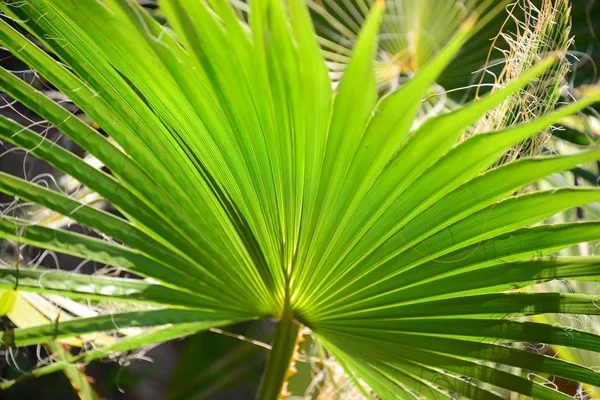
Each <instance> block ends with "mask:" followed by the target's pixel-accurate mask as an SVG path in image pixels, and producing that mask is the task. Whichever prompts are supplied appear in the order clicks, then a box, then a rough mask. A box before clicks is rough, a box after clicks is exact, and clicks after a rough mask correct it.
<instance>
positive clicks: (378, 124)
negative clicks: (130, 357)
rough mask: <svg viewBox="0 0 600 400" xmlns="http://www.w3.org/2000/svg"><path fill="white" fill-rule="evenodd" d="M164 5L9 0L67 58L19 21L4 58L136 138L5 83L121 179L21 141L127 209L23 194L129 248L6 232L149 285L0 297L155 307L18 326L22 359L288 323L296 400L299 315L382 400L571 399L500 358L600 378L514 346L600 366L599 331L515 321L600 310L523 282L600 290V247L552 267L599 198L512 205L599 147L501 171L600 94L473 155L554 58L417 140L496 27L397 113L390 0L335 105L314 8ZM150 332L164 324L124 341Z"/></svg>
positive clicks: (79, 283) (81, 284)
mask: <svg viewBox="0 0 600 400" xmlns="http://www.w3.org/2000/svg"><path fill="white" fill-rule="evenodd" d="M161 6H162V8H161V10H162V12H164V14H165V16H166V18H167V21H168V24H169V27H170V28H167V27H165V26H162V25H160V24H159V23H158V22H157V21H156V20H154V19H153V18H152V17H151V16H150V15H149V14H148V13H146V12H145V11H144V10H143V9H142V8H141V7H139V6H138V5H136V4H134V3H132V2H129V1H127V0H104V1H85V2H80V1H77V2H75V1H74V0H73V1H72V0H60V1H56V0H25V1H22V0H18V1H17V0H8V1H4V2H3V3H2V4H1V6H0V7H1V9H2V11H4V12H5V13H6V16H7V17H9V18H10V19H11V20H12V22H11V23H18V24H19V25H21V26H23V27H24V28H26V29H27V30H28V31H29V32H30V33H31V34H32V35H34V36H35V37H37V38H38V39H39V40H40V41H41V43H43V45H44V46H45V47H47V48H48V49H49V50H50V51H51V52H52V53H53V54H54V55H55V56H56V59H55V58H53V57H51V56H49V55H47V54H46V53H45V52H44V51H42V50H41V49H40V47H38V46H37V45H35V44H34V43H33V42H32V41H31V40H29V39H28V38H27V37H26V36H24V35H22V34H20V33H19V32H18V31H16V30H15V29H14V28H13V26H11V23H9V22H6V21H5V20H2V22H1V23H0V43H1V44H2V46H4V47H6V48H7V49H9V51H11V53H12V54H13V55H14V56H16V57H18V58H20V59H22V60H23V61H24V62H26V63H27V64H28V65H30V66H31V67H32V68H33V69H35V70H36V71H37V72H38V73H39V74H40V75H42V76H43V77H44V78H45V79H47V80H48V81H49V82H51V83H52V84H53V85H54V86H55V87H56V88H58V89H59V90H60V91H61V92H62V93H64V94H65V95H66V96H68V97H69V98H70V99H71V100H72V101H73V102H74V103H75V104H76V105H77V106H78V107H79V108H80V109H82V110H83V111H84V112H85V113H86V114H87V115H88V116H89V117H90V118H92V119H93V120H94V121H97V123H98V124H99V125H100V126H101V127H102V129H103V130H104V131H105V132H106V133H107V134H108V136H109V137H110V138H111V139H112V140H114V143H116V144H118V146H117V145H115V144H114V143H113V142H112V141H110V140H107V139H106V138H105V137H104V136H102V135H100V134H99V133H98V132H97V131H95V130H93V129H92V128H90V127H89V125H88V124H86V123H85V122H83V121H82V120H80V119H78V118H77V117H76V116H74V115H72V114H71V113H70V112H69V111H67V110H66V109H64V108H62V107H61V106H60V105H58V104H56V103H55V102H53V101H52V100H51V99H49V98H47V97H45V96H43V95H41V94H40V93H39V92H37V91H36V90H35V89H34V88H32V87H31V86H29V85H28V84H27V83H25V82H24V81H22V80H20V79H19V78H17V77H15V76H14V75H13V74H11V72H9V71H6V70H0V84H1V86H2V88H3V89H4V90H5V91H6V92H7V93H8V94H9V95H10V96H11V97H13V98H14V99H16V100H17V101H19V102H20V103H22V104H24V105H25V106H27V107H29V108H31V109H33V110H35V112H36V113H38V114H39V115H40V116H41V117H43V118H44V119H46V120H47V121H49V122H50V123H51V124H53V125H55V126H57V127H58V128H59V129H60V130H61V131H62V132H63V133H64V134H65V135H67V136H69V137H70V138H71V139H72V140H73V141H74V142H75V143H77V144H78V145H80V146H81V147H82V148H84V149H85V150H86V151H88V152H89V153H90V154H92V155H94V156H95V157H96V158H97V159H98V160H100V162H102V163H103V164H104V165H105V166H106V168H107V170H108V171H109V172H104V171H102V170H98V169H96V168H94V167H92V166H90V165H88V164H86V163H85V162H84V161H83V160H82V159H81V158H79V157H77V156H75V155H74V154H72V153H70V152H69V151H67V150H65V149H64V148H61V147H60V146H57V145H55V144H54V143H53V142H51V141H49V140H47V139H46V138H44V137H42V136H41V135H38V134H36V133H34V132H33V131H31V130H29V129H28V128H27V127H24V126H21V125H19V124H18V123H16V122H14V121H12V120H10V119H8V118H5V117H0V137H1V138H2V140H5V141H7V142H10V143H12V144H14V145H16V146H19V147H22V148H24V149H26V150H27V151H29V152H30V154H31V155H33V156H35V157H38V158H41V159H43V160H44V161H46V162H48V163H49V164H51V165H53V166H54V167H56V168H58V169H59V170H61V171H63V172H64V173H65V174H68V175H70V176H72V177H73V178H74V179H76V180H78V181H79V182H81V183H82V184H84V185H85V186H86V187H87V188H89V189H90V190H91V191H93V192H96V193H98V194H99V195H100V197H102V198H103V199H104V200H105V201H107V202H109V203H110V204H111V205H112V206H113V207H114V208H116V209H117V210H119V211H120V213H121V215H122V217H121V216H115V215H112V214H109V213H107V212H105V211H102V210H99V209H96V208H94V207H90V206H89V205H87V204H84V203H81V202H79V201H77V200H75V199H72V198H69V197H68V196H65V195H64V194H62V193H59V192H56V191H52V190H49V189H46V188H43V187H40V186H38V185H35V184H33V183H31V182H27V181H25V180H22V179H19V178H16V177H14V176H10V175H8V174H2V175H0V190H2V191H3V192H5V193H8V194H10V195H13V196H16V197H18V198H19V199H22V200H24V201H28V202H33V203H36V204H38V205H39V206H42V207H46V208H48V209H51V210H53V211H55V212H58V213H60V214H63V215H65V216H67V217H69V218H71V219H73V220H75V221H77V222H79V223H81V224H82V225H84V226H87V227H89V228H91V229H93V230H96V231H98V232H102V233H103V235H105V236H106V237H110V238H112V240H111V241H105V240H101V239H96V238H92V237H88V236H84V235H80V234H76V233H73V232H69V231H66V230H62V229H55V228H50V227H45V226H40V225H31V224H28V223H26V221H24V220H23V219H22V218H20V217H19V216H18V215H4V216H3V218H2V219H0V237H2V238H4V239H6V240H9V241H15V242H19V243H23V244H28V245H33V246H39V247H41V248H45V249H50V250H53V251H56V252H60V253H66V254H71V255H75V256H78V257H82V258H87V259H90V260H93V261H96V262H99V263H103V264H107V265H112V266H114V267H117V268H120V269H122V270H125V271H129V272H130V273H132V274H135V275H137V276H140V277H145V278H148V279H145V280H142V279H133V278H120V277H101V276H88V275H79V274H73V273H71V274H67V273H61V272H56V271H42V270H34V269H27V268H19V269H16V268H10V267H8V268H7V267H5V268H2V269H1V270H0V288H2V289H16V290H18V291H24V292H29V291H31V292H42V293H45V294H59V295H62V296H66V297H70V298H74V299H83V298H85V299H92V300H100V301H114V302H122V303H126V304H131V305H137V304H143V305H151V306H152V307H150V308H148V309H138V310H135V311H123V312H118V313H112V314H109V315H98V316H94V317H89V318H79V319H73V320H71V321H64V322H61V323H58V324H56V323H54V324H47V325H42V326H36V327H29V328H20V329H15V330H9V331H4V332H2V333H1V336H0V339H1V341H2V346H3V347H10V346H27V345H33V344H38V343H42V342H46V341H48V340H52V339H60V338H65V337H81V336H84V335H86V334H89V333H92V332H113V335H112V336H113V337H115V338H117V340H115V342H114V343H112V344H108V345H107V346H104V347H97V348H94V349H90V350H87V351H84V352H82V353H80V354H78V355H73V356H71V357H68V361H69V362H71V363H76V362H87V361H90V360H94V359H97V358H102V357H104V356H106V355H109V354H112V353H114V352H120V351H127V350H129V349H132V348H136V347H139V346H143V345H146V344H149V343H156V342H160V341H164V340H168V339H172V338H177V337H182V336H185V335H189V334H191V333H193V332H197V331H200V330H203V329H207V328H209V327H218V326H222V325H227V324H233V323H236V322H240V321H246V320H253V319H260V318H274V319H276V320H277V321H278V323H277V328H276V330H275V333H274V337H275V340H274V343H273V350H272V351H271V355H270V358H269V361H268V363H267V368H266V375H265V379H264V381H263V385H262V386H261V389H260V391H259V394H258V396H259V398H262V399H275V398H278V397H279V396H280V392H281V388H282V387H283V386H285V385H284V381H285V380H286V379H287V371H286V369H287V365H288V364H289V361H290V358H291V356H292V354H293V352H294V346H295V344H296V337H297V334H298V329H299V327H298V324H303V325H305V326H307V327H309V328H310V330H311V331H312V333H313V335H314V336H315V337H316V338H317V339H318V340H319V341H321V342H322V343H323V344H324V345H325V348H326V349H327V351H328V352H330V353H331V354H332V355H333V356H334V357H335V358H336V360H337V361H338V362H339V363H340V364H341V365H342V366H343V367H344V368H345V370H346V372H347V373H348V374H349V375H350V376H351V377H353V379H355V380H356V383H357V384H358V386H359V387H360V388H361V390H363V391H364V393H371V391H373V392H374V393H376V394H377V395H378V396H379V397H381V398H386V399H388V398H390V399H395V398H423V397H425V398H431V399H437V398H453V397H455V396H457V395H458V396H464V397H469V398H477V399H478V398H486V399H487V398H499V395H498V391H499V390H502V389H504V390H509V391H512V392H516V393H521V394H524V395H527V396H531V397H534V398H549V399H562V398H568V396H566V395H564V394H562V393H560V392H558V391H555V390H552V389H551V388H548V387H546V386H544V385H542V384H539V383H537V382H534V381H530V380H528V379H526V378H524V377H522V376H521V375H517V374H512V373H509V372H506V371H504V370H502V369H501V368H497V367H496V366H497V365H505V366H513V367H517V368H521V369H523V370H527V371H536V372H537V373H539V374H545V375H552V376H558V377H563V378H566V379H571V380H576V381H578V382H582V383H584V384H587V385H592V386H600V376H599V375H598V373H597V372H595V371H593V370H592V369H589V368H587V367H585V366H582V365H578V364H575V363H569V362H565V361H562V360H559V359H556V358H552V357H549V356H546V355H543V354H537V353H533V352H528V351H524V350H520V349H517V348H514V347H511V346H509V345H507V344H508V343H522V342H529V341H538V342H544V343H548V344H551V345H557V346H566V347H569V348H575V349H582V350H587V351H591V352H600V340H599V339H600V337H599V336H598V335H596V334H593V333H589V332H585V331H577V330H569V331H566V330H565V329H564V328H562V327H560V326H553V325H549V324H543V323H532V322H519V321H516V320H514V319H512V317H518V316H529V315H538V314H546V313H565V314H575V315H578V314H599V313H600V308H598V307H597V302H598V300H600V299H599V298H598V296H583V295H577V294H562V293H522V292H518V291H515V289H518V288H522V287H525V286H528V285H531V284H533V283H537V282H542V281H548V280H553V279H570V280H578V279H579V280H582V279H584V280H586V281H590V280H591V281H598V280H599V279H600V259H599V258H598V257H556V256H553V255H552V252H554V251H556V250H557V249H561V248H564V247H568V246H570V245H572V244H576V243H579V242H583V241H591V240H597V239H599V238H600V224H599V223H598V222H588V223H574V224H560V225H536V224H537V223H538V222H540V221H543V220H544V219H545V218H547V217H549V216H551V215H553V214H555V213H557V212H560V211H562V210H565V209H568V208H572V207H576V206H579V205H582V204H587V203H591V202H597V201H600V190H598V189H594V188H592V189H588V188H564V189H561V190H553V191H539V192H534V193H528V194H526V195H518V196H517V195H514V194H515V193H516V192H517V191H518V190H519V189H520V188H521V187H523V186H524V185H527V184H529V183H531V182H533V181H536V180H538V179H541V178H543V177H545V176H547V175H549V174H551V173H553V172H558V171H562V170H565V169H570V168H573V167H575V166H577V165H579V164H581V163H585V162H588V161H590V160H595V159H597V158H598V157H599V156H600V151H597V150H590V151H585V152H579V153H576V154H573V155H570V156H557V157H543V158H531V159H522V160H519V161H516V162H513V163H510V164H507V165H503V166H500V167H498V168H493V169H490V167H491V166H492V165H493V164H494V163H495V162H496V160H498V158H499V157H500V156H502V154H504V153H505V152H506V150H507V149H508V148H510V147H511V146H513V145H515V144H516V143H519V142H521V141H523V140H525V139H527V138H529V137H531V136H533V135H535V134H536V133H538V132H539V131H541V130H543V129H545V128H546V127H548V126H549V125H551V124H553V123H555V122H556V121H557V120H558V119H560V118H563V117H565V116H567V115H571V114H573V113H575V112H577V111H578V110H581V109H582V108H584V107H586V106H588V105H590V104H592V103H594V102H595V101H598V100H600V93H591V94H590V95H589V96H587V97H585V98H583V99H580V100H579V101H578V102H576V103H573V104H570V105H568V106H565V107H563V108H560V109H558V110H557V111H554V112H551V113H549V114H547V115H545V116H543V117H541V118H539V119H536V120H533V121H528V122H527V123H524V124H519V125H516V126H511V127H509V128H506V129H502V130H499V131H496V132H491V133H489V134H485V135H476V136H473V137H472V138H470V139H468V140H465V141H463V142H461V143H459V139H460V138H461V137H462V135H463V133H464V132H465V130H466V129H467V128H468V127H469V126H470V125H472V124H474V123H475V122H476V121H478V120H479V119H480V118H481V117H482V116H483V115H484V114H485V113H486V112H488V111H489V110H490V109H492V108H493V107H495V106H497V105H498V104H500V103H501V102H502V101H503V100H505V99H506V98H507V97H509V96H511V95H512V94H513V93H515V92H517V91H518V90H520V89H521V88H522V87H524V86H525V85H527V84H528V83H529V82H531V81H532V80H534V79H537V78H538V77H539V76H540V75H541V74H543V73H544V71H546V70H547V69H548V68H550V67H551V66H552V65H553V64H554V63H555V62H556V57H554V56H550V57H549V58H547V59H545V60H542V61H540V62H539V63H538V64H537V65H536V66H534V67H533V68H532V69H530V70H529V71H527V72H525V73H523V74H522V75H521V76H520V77H519V78H518V79H515V80H513V81H512V82H510V83H509V84H508V85H507V86H506V88H504V89H502V90H499V91H496V92H494V93H491V94H489V95H486V96H484V97H482V98H481V99H480V100H478V101H476V102H473V103H470V104H467V105H465V106H462V107H460V108H458V109H457V110H455V111H453V112H449V113H446V114H443V115H440V116H438V117H435V118H431V119H429V120H428V121H427V122H425V123H423V124H422V125H421V126H420V127H419V128H418V129H417V130H416V131H414V132H412V133H411V131H410V129H411V127H412V126H413V122H414V119H415V117H416V115H417V113H418V110H419V108H420V105H421V100H422V98H423V96H425V95H426V93H427V90H428V88H429V87H430V86H431V85H432V84H433V83H434V82H435V81H436V79H437V78H438V77H439V76H440V74H441V72H442V71H443V70H444V69H445V68H446V67H447V66H448V65H449V63H450V62H451V61H452V59H453V58H454V56H455V55H456V54H457V52H458V51H459V50H460V48H461V47H462V46H463V45H464V44H465V42H466V41H467V40H468V39H469V37H470V36H472V34H473V33H474V32H475V30H474V29H473V26H474V23H475V21H474V20H473V19H472V18H469V19H467V20H466V22H464V23H463V24H461V27H460V28H459V29H458V30H457V33H456V34H455V35H454V36H453V37H452V39H451V40H449V41H448V42H447V43H446V44H445V45H444V46H441V50H439V51H437V52H436V55H435V57H433V58H432V59H430V60H428V61H427V62H426V63H425V64H424V65H422V66H421V67H420V69H419V72H418V73H417V74H416V75H415V76H414V77H413V78H412V79H410V80H409V81H408V82H407V83H406V84H404V85H403V86H402V87H401V88H399V89H398V90H397V91H395V92H394V93H392V94H390V95H388V96H385V97H383V98H381V99H380V100H378V96H377V94H378V91H377V83H376V82H377V81H376V68H375V65H374V58H375V55H376V45H375V42H376V37H377V34H378V32H379V26H380V21H381V20H382V17H383V14H384V6H383V2H381V1H377V2H375V3H374V4H373V7H372V10H371V11H370V13H369V16H368V17H367V19H366V21H365V24H364V27H363V29H362V30H361V33H360V35H359V37H358V39H357V40H356V44H355V46H354V49H353V53H352V56H351V60H350V62H349V63H348V66H347V68H346V69H345V72H344V75H343V77H342V79H341V81H340V83H339V85H337V87H336V89H335V91H333V90H332V84H331V80H330V77H329V71H328V69H327V67H326V64H325V61H324V59H323V57H322V54H321V49H320V47H319V44H318V42H317V38H316V35H315V33H314V30H313V27H312V23H311V19H310V13H309V11H308V9H307V8H306V6H305V4H303V2H302V1H301V0H290V1H289V2H285V3H284V2H283V1H280V0H255V1H253V2H252V3H251V8H250V13H249V16H248V18H249V27H250V35H249V33H248V32H247V31H246V30H245V29H244V25H242V24H241V23H240V22H239V19H238V16H237V15H236V14H235V12H234V10H233V8H231V7H230V5H229V4H227V3H226V2H223V1H220V0H210V1H208V2H198V1H193V0H164V1H162V4H161ZM57 60H60V61H57ZM358 89H360V90H358ZM149 326H156V327H157V329H152V330H145V331H143V332H142V333H140V334H138V335H133V336H128V337H121V336H120V335H119V334H118V331H119V330H120V329H125V328H130V327H149ZM288 344H291V347H290V346H288ZM69 365H70V364H69V363H68V362H67V363H65V362H63V363H60V364H53V365H50V366H46V367H42V368H40V369H37V370H35V371H33V372H31V373H30V374H29V375H26V376H25V378H27V377H33V376H39V375H41V374H46V373H50V372H53V371H57V370H60V369H63V368H66V367H67V366H69ZM280 367H284V368H280ZM25 378H22V379H25ZM14 383H15V381H7V382H2V383H0V387H1V388H7V387H9V386H11V385H13V384H14Z"/></svg>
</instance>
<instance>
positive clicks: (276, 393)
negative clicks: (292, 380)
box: [256, 305, 300, 400]
mask: <svg viewBox="0 0 600 400" xmlns="http://www.w3.org/2000/svg"><path fill="white" fill-rule="evenodd" d="M299 333H300V325H299V324H298V323H296V322H295V321H294V320H293V318H292V314H291V312H290V310H289V307H288V306H287V305H286V307H285V308H284V312H283V315H282V317H281V319H280V320H279V321H278V322H277V325H275V331H274V333H273V348H272V349H271V353H270V354H269V358H268V359H267V366H266V368H265V372H264V373H263V376H262V381H261V383H260V387H259V388H258V394H257V395H256V399H257V400H277V399H280V398H281V397H282V396H281V394H282V391H283V387H284V384H285V383H286V382H287V380H288V378H289V375H290V365H291V363H292V361H293V360H292V358H293V356H294V352H295V349H296V345H297V343H298V335H299Z"/></svg>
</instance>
